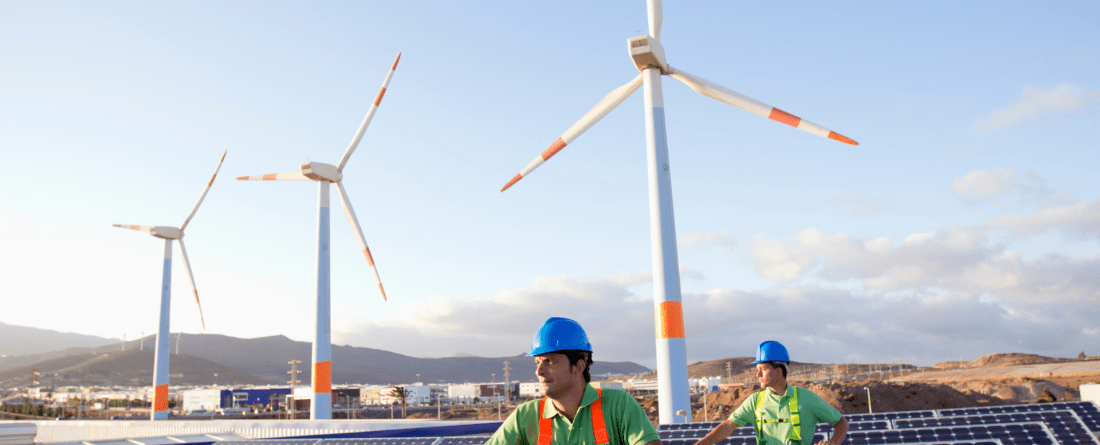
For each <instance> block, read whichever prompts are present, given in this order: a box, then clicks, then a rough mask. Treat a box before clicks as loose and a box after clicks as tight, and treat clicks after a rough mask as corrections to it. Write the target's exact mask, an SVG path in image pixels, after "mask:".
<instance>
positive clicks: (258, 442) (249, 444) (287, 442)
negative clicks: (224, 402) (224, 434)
mask: <svg viewBox="0 0 1100 445" xmlns="http://www.w3.org/2000/svg"><path fill="white" fill-rule="evenodd" d="M319 443H321V439H253V440H227V441H225V442H218V445H317V444H319Z"/></svg>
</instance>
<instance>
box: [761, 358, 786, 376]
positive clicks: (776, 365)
mask: <svg viewBox="0 0 1100 445" xmlns="http://www.w3.org/2000/svg"><path fill="white" fill-rule="evenodd" d="M764 363H767V364H769V365H772V368H779V369H782V370H783V378H787V364H786V363H783V362H764Z"/></svg>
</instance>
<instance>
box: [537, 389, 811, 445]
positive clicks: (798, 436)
mask: <svg viewBox="0 0 1100 445" xmlns="http://www.w3.org/2000/svg"><path fill="white" fill-rule="evenodd" d="M764 391H767V389H766V388H765V389H764V390H762V391H760V392H758V393H756V443H757V444H760V445H763V444H764V424H765V423H782V422H791V432H790V437H788V438H787V440H785V441H783V442H784V443H786V442H788V441H793V442H798V443H801V442H802V424H801V418H800V417H799V415H798V387H797V386H794V385H791V399H790V400H788V401H787V411H789V412H790V413H791V418H789V419H764V418H763V417H764ZM780 399H782V397H780ZM779 408H780V406H779V405H776V407H775V410H776V412H775V414H776V415H779ZM539 445H542V444H539Z"/></svg>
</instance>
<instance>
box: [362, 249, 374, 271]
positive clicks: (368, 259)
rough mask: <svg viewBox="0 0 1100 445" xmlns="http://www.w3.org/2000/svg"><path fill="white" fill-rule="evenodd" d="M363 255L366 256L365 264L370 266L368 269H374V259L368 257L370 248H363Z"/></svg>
mask: <svg viewBox="0 0 1100 445" xmlns="http://www.w3.org/2000/svg"><path fill="white" fill-rule="evenodd" d="M363 255H366V256H367V264H370V267H374V257H372V256H370V248H369V247H364V248H363Z"/></svg>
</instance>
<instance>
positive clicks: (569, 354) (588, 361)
mask: <svg viewBox="0 0 1100 445" xmlns="http://www.w3.org/2000/svg"><path fill="white" fill-rule="evenodd" d="M554 352H556V353H558V354H562V355H564V356H565V357H566V358H568V359H569V366H573V365H575V364H577V362H578V361H583V362H584V365H585V366H584V382H585V383H592V375H591V374H589V372H588V369H589V368H591V367H592V353H591V352H588V351H580V350H575V349H566V350H564V351H554Z"/></svg>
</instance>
